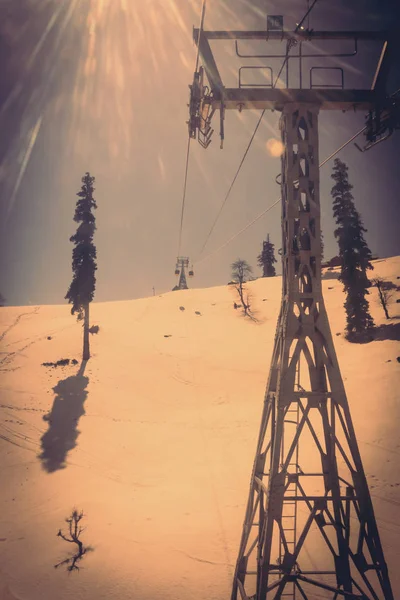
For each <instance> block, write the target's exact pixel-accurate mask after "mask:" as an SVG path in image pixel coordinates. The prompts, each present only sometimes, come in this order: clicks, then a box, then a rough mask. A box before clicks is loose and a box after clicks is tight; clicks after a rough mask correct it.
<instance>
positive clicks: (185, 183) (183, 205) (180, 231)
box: [177, 0, 207, 256]
mask: <svg viewBox="0 0 400 600" xmlns="http://www.w3.org/2000/svg"><path fill="white" fill-rule="evenodd" d="M206 4H207V0H203V4H202V7H201V16H200V27H199V35H198V39H197V53H196V62H195V68H194V72H195V73H196V72H197V68H198V66H199V56H200V43H199V42H200V35H201V32H202V30H203V25H204V17H205V14H206ZM190 140H191V138H190V136H189V138H188V144H187V150H186V161H185V175H184V180H183V192H182V208H181V222H180V226H179V241H178V254H177V256H179V255H180V253H181V244H182V229H183V216H184V213H185V201H186V187H187V176H188V170H189V156H190Z"/></svg>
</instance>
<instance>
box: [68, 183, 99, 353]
mask: <svg viewBox="0 0 400 600" xmlns="http://www.w3.org/2000/svg"><path fill="white" fill-rule="evenodd" d="M94 181H95V179H94V177H91V175H90V174H89V173H86V174H85V175H84V177H82V187H81V189H80V191H79V192H78V193H77V196H78V200H77V202H76V209H75V215H74V221H76V222H77V223H79V225H78V228H77V230H76V233H75V235H73V236H72V237H71V238H70V241H71V242H73V243H74V244H75V247H74V249H73V251H72V272H73V279H72V283H71V285H70V287H69V289H68V292H67V294H66V296H65V298H66V300H68V302H69V303H70V304H72V308H71V314H75V313H76V314H77V318H78V321H81V320H82V319H83V321H84V323H83V355H82V359H83V360H88V359H89V358H90V349H89V304H90V302H91V301H92V300H93V296H94V291H95V287H96V277H95V271H96V269H97V265H96V247H95V245H94V243H93V235H94V232H95V230H96V225H95V217H94V215H93V214H92V209H94V208H97V205H96V201H95V200H94V198H93V192H94V187H93V184H94Z"/></svg>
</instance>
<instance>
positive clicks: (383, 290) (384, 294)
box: [371, 277, 396, 319]
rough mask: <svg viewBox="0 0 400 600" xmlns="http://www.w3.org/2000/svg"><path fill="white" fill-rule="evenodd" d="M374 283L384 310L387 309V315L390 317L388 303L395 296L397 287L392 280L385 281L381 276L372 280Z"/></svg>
mask: <svg viewBox="0 0 400 600" xmlns="http://www.w3.org/2000/svg"><path fill="white" fill-rule="evenodd" d="M371 283H372V285H374V286H375V287H376V288H377V290H378V294H379V300H380V303H381V305H382V308H383V310H384V311H385V317H386V318H387V319H390V315H389V311H388V304H389V302H390V300H391V299H392V297H393V291H392V290H393V289H395V287H396V286H395V285H393V283H392V282H391V281H385V280H384V279H382V278H381V277H375V279H372V280H371Z"/></svg>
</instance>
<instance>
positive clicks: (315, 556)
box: [232, 104, 393, 600]
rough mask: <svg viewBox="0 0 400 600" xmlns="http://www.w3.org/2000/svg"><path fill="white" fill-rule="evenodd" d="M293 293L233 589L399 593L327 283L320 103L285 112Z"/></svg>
mask: <svg viewBox="0 0 400 600" xmlns="http://www.w3.org/2000/svg"><path fill="white" fill-rule="evenodd" d="M281 131H282V141H283V144H284V148H285V151H284V155H283V157H282V230H283V243H282V248H283V293H282V296H283V297H282V307H281V311H280V315H279V319H278V325H277V331H276V336H275V344H274V350H273V356H272V364H271V370H270V374H269V379H268V384H267V389H266V394H265V401H264V410H263V415H262V422H261V429H260V434H259V439H258V444H257V451H256V457H255V462H254V467H253V472H252V476H251V483H250V495H249V499H248V505H247V511H246V516H245V522H244V526H243V534H242V539H241V543H240V549H239V557H238V562H237V566H236V572H235V576H234V583H233V592H232V600H237V599H238V598H240V599H241V600H248V599H253V598H254V599H257V600H265V599H267V598H268V599H269V598H271V599H272V598H284V597H286V598H300V599H309V600H312V599H314V598H316V597H318V598H319V597H321V598H324V597H325V598H332V599H333V600H335V599H336V598H360V599H364V600H382V599H384V600H393V593H392V590H391V585H390V581H389V575H388V571H387V566H386V563H385V559H384V555H383V551H382V546H381V543H380V539H379V534H378V529H377V525H376V521H375V517H374V512H373V507H372V502H371V497H370V494H369V490H368V486H367V482H366V478H365V474H364V471H363V466H362V463H361V458H360V453H359V450H358V446H357V441H356V436H355V433H354V428H353V424H352V420H351V416H350V411H349V405H348V401H347V398H346V394H345V390H344V386H343V381H342V378H341V375H340V370H339V365H338V361H337V357H336V353H335V349H334V345H333V341H332V335H331V331H330V327H329V322H328V317H327V313H326V310H325V306H324V301H323V297H322V290H321V246H320V203H319V167H318V108H317V107H314V106H313V105H308V106H307V105H302V104H287V105H286V106H285V108H284V110H283V113H282V118H281Z"/></svg>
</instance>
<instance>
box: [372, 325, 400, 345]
mask: <svg viewBox="0 0 400 600" xmlns="http://www.w3.org/2000/svg"><path fill="white" fill-rule="evenodd" d="M374 340H379V341H383V340H400V323H391V324H388V325H380V326H379V327H376V329H375V331H374Z"/></svg>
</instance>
